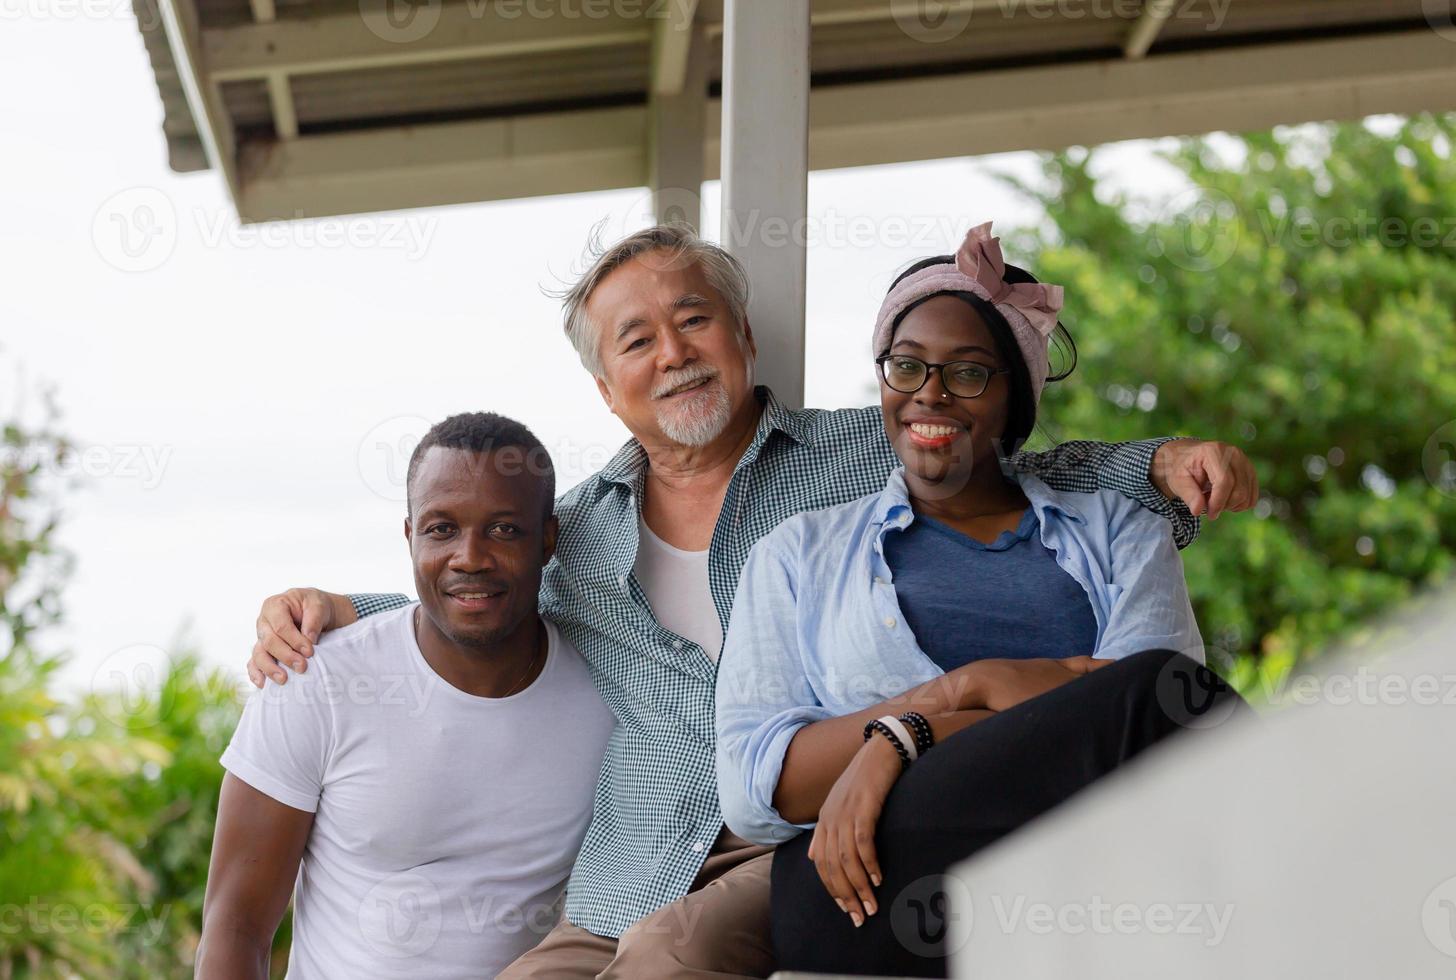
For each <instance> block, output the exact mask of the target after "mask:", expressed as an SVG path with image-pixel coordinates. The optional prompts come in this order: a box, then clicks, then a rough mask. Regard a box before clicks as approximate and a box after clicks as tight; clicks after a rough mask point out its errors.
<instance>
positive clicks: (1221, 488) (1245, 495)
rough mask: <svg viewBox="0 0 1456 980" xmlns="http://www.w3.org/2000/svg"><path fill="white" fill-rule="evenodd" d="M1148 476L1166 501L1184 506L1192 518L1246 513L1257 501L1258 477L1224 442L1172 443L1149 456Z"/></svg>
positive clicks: (1244, 458)
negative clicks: (1151, 457) (1203, 515)
mask: <svg viewBox="0 0 1456 980" xmlns="http://www.w3.org/2000/svg"><path fill="white" fill-rule="evenodd" d="M1148 476H1149V477H1150V478H1151V479H1152V481H1153V486H1155V487H1157V488H1158V492H1159V493H1161V494H1162V495H1163V496H1165V497H1167V498H1168V499H1169V500H1172V499H1175V498H1176V499H1178V500H1182V501H1183V503H1185V504H1187V505H1188V510H1189V511H1190V512H1191V513H1192V514H1193V516H1194V517H1198V516H1200V515H1202V514H1207V515H1208V516H1209V517H1210V518H1215V519H1216V518H1217V517H1218V515H1219V514H1222V513H1223V512H1224V511H1226V510H1233V511H1239V510H1248V509H1249V508H1250V507H1252V506H1254V503H1255V502H1256V501H1257V500H1258V499H1259V476H1258V474H1257V473H1255V472H1254V464H1253V463H1252V462H1250V460H1249V457H1247V456H1245V455H1244V452H1243V450H1241V449H1239V448H1238V447H1237V446H1230V445H1229V444H1228V443H1226V442H1205V441H1204V440H1202V439H1173V440H1170V441H1169V442H1165V443H1163V444H1162V445H1161V446H1159V447H1158V450H1157V452H1155V453H1154V454H1153V465H1152V471H1151V472H1150V473H1149V474H1148Z"/></svg>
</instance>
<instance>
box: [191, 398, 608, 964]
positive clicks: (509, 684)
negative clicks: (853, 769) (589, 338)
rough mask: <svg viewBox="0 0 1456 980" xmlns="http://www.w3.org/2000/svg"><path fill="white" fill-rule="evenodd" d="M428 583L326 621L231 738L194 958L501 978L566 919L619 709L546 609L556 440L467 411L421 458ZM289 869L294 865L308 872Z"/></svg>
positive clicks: (438, 432)
mask: <svg viewBox="0 0 1456 980" xmlns="http://www.w3.org/2000/svg"><path fill="white" fill-rule="evenodd" d="M407 481H408V496H409V514H408V516H407V517H406V520H405V537H406V539H407V540H408V542H409V547H410V555H411V558H412V560H413V564H414V575H415V586H416V588H417V590H418V593H417V594H418V595H419V597H420V601H419V602H418V603H415V604H412V605H409V606H407V607H405V608H403V609H399V610H396V611H394V612H392V613H389V614H387V615H380V616H371V617H369V618H368V619H366V620H363V621H360V622H358V623H356V624H354V625H353V626H350V627H348V628H345V629H341V630H338V631H335V632H332V633H330V634H329V635H328V637H327V639H325V640H324V641H323V642H321V643H320V644H319V645H318V656H316V657H315V658H314V660H313V663H312V669H311V670H309V671H308V673H307V674H306V675H303V676H300V677H296V678H294V679H293V681H292V683H290V684H288V685H287V687H280V686H278V685H275V684H269V685H268V686H267V687H266V688H265V689H264V690H263V691H260V692H259V693H258V694H257V695H255V696H254V698H253V699H252V700H251V701H250V702H249V704H248V706H247V708H246V709H245V710H244V712H243V717H242V720H241V721H240V722H239V724H238V728H237V731H236V733H235V734H234V735H233V739H232V743H231V744H230V745H229V746H228V748H227V751H226V752H225V753H223V757H222V764H223V766H224V767H225V768H226V769H227V770H228V772H227V775H226V776H225V777H224V781H223V787H222V796H221V800H220V802H219V805H218V818H217V828H216V832H215V836H214V839H213V852H212V866H211V870H210V872H209V875H208V883H207V897H206V899H205V902H204V907H203V932H202V943H201V946H200V948H199V950H198V958H197V963H198V966H197V975H198V976H199V977H204V978H223V977H258V978H262V977H266V976H267V975H268V953H269V949H270V947H271V945H272V941H273V935H274V932H275V931H276V929H277V927H278V924H279V921H280V920H281V919H282V916H283V912H284V910H285V908H286V906H287V904H288V900H289V896H290V894H291V895H292V896H293V902H294V921H293V947H292V950H291V953H290V957H289V971H288V975H289V976H290V977H296V978H304V980H307V978H313V977H340V978H350V980H353V978H357V977H366V976H367V977H371V978H373V977H401V978H405V977H408V978H417V977H429V978H432V980H439V978H450V977H471V978H475V977H491V976H494V975H495V974H496V973H497V972H498V971H499V970H500V969H502V968H503V967H504V966H505V965H506V964H507V963H510V962H511V961H512V960H514V959H515V958H516V957H518V956H520V955H521V954H522V953H524V952H525V951H526V950H528V949H530V948H531V947H532V946H534V945H535V944H536V943H537V942H538V941H539V940H540V938H541V937H542V936H543V935H545V934H546V933H547V932H549V931H550V930H551V928H552V927H553V926H555V925H556V923H557V921H558V919H559V916H560V900H561V897H562V893H563V890H564V887H565V884H566V879H567V876H568V874H569V873H570V871H571V867H572V863H573V861H574V860H575V857H576V853H577V850H578V848H579V846H580V844H581V840H582V836H583V835H584V833H585V831H586V826H587V822H588V820H589V819H590V816H591V804H592V797H593V794H594V792H595V788H596V782H597V775H598V770H599V769H600V766H601V761H602V753H603V750H604V747H605V745H606V740H607V736H608V734H609V733H610V731H611V727H612V724H613V720H612V715H611V713H610V712H609V711H608V710H607V708H606V707H605V705H603V703H602V701H601V699H600V697H599V696H598V694H597V692H596V690H595V688H594V687H593V686H592V682H591V678H590V676H589V674H588V671H587V668H586V665H585V663H584V662H583V661H582V659H581V657H580V655H579V654H578V653H577V652H576V650H575V649H573V648H572V647H571V646H570V645H569V644H568V643H567V642H566V641H565V640H564V639H563V638H562V637H561V635H560V634H559V633H558V632H557V630H556V628H555V627H554V626H552V625H551V624H549V623H547V622H545V621H544V620H542V619H541V618H540V617H539V616H538V615H537V612H536V595H537V591H538V589H539V587H540V582H541V570H542V567H543V566H544V565H545V564H546V562H547V561H548V560H549V559H550V557H551V554H552V551H553V549H554V546H555V541H556V530H557V528H556V520H555V518H554V517H553V516H552V513H551V511H552V502H553V499H554V497H555V487H554V482H555V481H554V477H553V473H552V469H551V463H550V457H549V456H548V455H547V453H546V450H545V448H544V447H542V446H541V444H540V442H539V441H537V440H536V438H535V437H534V436H532V435H531V433H530V432H529V431H528V430H527V429H526V428H525V427H524V426H522V425H520V424H519V423H516V422H513V421H511V420H510V419H505V418H502V417H501V416H498V415H491V414H471V415H458V416H455V417H453V418H450V419H447V420H445V421H444V422H442V423H440V424H439V425H437V426H435V427H434V428H433V429H431V430H430V432H429V434H428V435H426V437H425V438H424V439H423V440H422V441H421V443H420V445H419V447H417V449H416V450H415V453H414V455H413V457H412V458H411V460H410V467H409V473H408V477H407ZM295 879H296V883H295Z"/></svg>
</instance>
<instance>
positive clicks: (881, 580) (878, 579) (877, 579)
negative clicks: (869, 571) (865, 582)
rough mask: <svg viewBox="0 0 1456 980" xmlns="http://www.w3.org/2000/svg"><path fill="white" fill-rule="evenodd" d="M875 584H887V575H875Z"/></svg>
mask: <svg viewBox="0 0 1456 980" xmlns="http://www.w3.org/2000/svg"><path fill="white" fill-rule="evenodd" d="M875 584H876V585H884V584H885V577H884V576H883V575H876V576H875Z"/></svg>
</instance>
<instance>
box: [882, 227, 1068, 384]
mask: <svg viewBox="0 0 1456 980" xmlns="http://www.w3.org/2000/svg"><path fill="white" fill-rule="evenodd" d="M947 291H953V292H965V293H972V294H974V295H976V296H979V297H981V299H984V300H985V301H986V302H988V303H991V304H992V305H994V306H995V307H996V309H997V311H998V312H1000V314H1001V315H1002V316H1004V317H1005V318H1006V322H1007V323H1009V324H1010V325H1011V333H1012V334H1013V335H1014V336H1015V337H1016V345H1017V346H1018V347H1020V348H1021V356H1022V357H1024V358H1025V359H1026V369H1027V373H1028V374H1030V375H1031V393H1032V398H1033V399H1035V400H1036V401H1037V402H1040V401H1041V390H1042V388H1043V387H1044V386H1045V385H1046V379H1047V371H1048V366H1047V362H1048V357H1047V348H1048V346H1049V345H1050V343H1051V336H1052V331H1053V330H1055V329H1056V326H1057V313H1058V312H1060V311H1061V309H1062V287H1061V286H1051V285H1047V284H1046V283H1033V282H1019V283H1016V284H1015V285H1013V284H1011V283H1009V282H1007V281H1006V260H1005V259H1004V258H1003V257H1002V256H1001V240H1000V239H999V238H993V237H992V235H991V222H989V221H988V222H986V223H985V224H983V225H977V226H976V227H974V228H972V229H971V230H970V231H969V232H967V233H966V240H965V241H964V242H962V243H961V248H960V251H959V252H957V253H956V257H955V263H954V264H953V265H952V264H946V265H932V266H930V267H928V268H925V269H921V270H920V271H919V272H917V273H915V274H914V275H913V276H908V277H906V278H905V279H904V280H903V281H902V282H901V283H900V284H899V285H897V286H896V287H895V288H894V289H892V290H890V295H888V296H886V297H885V303H884V305H883V306H881V307H880V316H879V319H877V320H876V321H875V337H874V351H873V353H874V356H875V357H879V356H880V355H881V354H883V353H884V352H885V349H886V348H888V347H889V346H890V342H891V339H892V337H891V335H892V333H893V332H894V327H895V318H896V317H898V316H899V315H900V314H901V313H903V312H904V311H905V310H906V309H907V308H908V307H909V306H911V305H912V304H914V303H916V302H917V301H919V300H921V299H924V298H925V297H926V296H931V295H934V294H935V293H942V292H947Z"/></svg>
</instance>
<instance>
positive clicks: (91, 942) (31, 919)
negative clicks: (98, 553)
mask: <svg viewBox="0 0 1456 980" xmlns="http://www.w3.org/2000/svg"><path fill="white" fill-rule="evenodd" d="M16 414H17V415H18V414H19V412H18V411H17V413H16ZM0 432H3V444H0V980H8V978H10V977H57V978H61V977H65V978H71V977H76V976H82V977H98V978H99V977H106V978H131V977H134V978H138V980H140V978H148V980H150V978H156V977H171V976H175V977H184V976H189V975H190V974H191V972H192V962H193V958H194V954H195V952H196V948H197V941H198V937H199V935H200V931H201V919H202V896H203V892H204V889H205V886H206V880H207V863H208V857H209V854H210V851H211V845H212V829H213V823H214V820H215V818H216V810H217V797H218V791H219V789H220V787H221V782H222V769H221V767H219V766H218V764H217V758H218V756H219V755H220V754H221V753H222V749H223V748H224V746H225V745H226V743H227V740H228V738H229V737H230V735H231V733H232V730H233V727H234V726H235V725H236V723H237V718H238V713H239V699H238V694H237V689H236V687H235V685H234V684H233V682H231V681H229V680H228V679H227V678H226V675H224V674H223V673H221V672H218V671H204V670H202V669H200V668H199V666H198V663H197V660H196V658H195V657H193V656H191V655H184V656H180V657H177V658H166V657H165V655H164V657H163V661H162V664H161V666H162V669H161V670H160V672H159V673H158V675H157V676H156V677H153V678H146V679H147V680H150V681H152V683H146V684H141V685H124V686H122V687H120V688H118V687H116V686H114V685H107V684H106V683H104V681H105V678H104V677H103V678H101V679H100V680H101V681H102V683H98V684H97V686H96V689H95V690H94V691H92V692H91V693H90V694H89V695H87V696H85V697H82V698H62V697H60V696H59V695H58V694H57V693H56V688H57V684H56V677H57V674H58V672H59V670H60V669H61V668H62V667H63V666H64V664H65V658H64V657H63V656H59V655H56V654H52V653H46V652H44V651H43V650H42V649H41V648H40V646H38V644H37V640H38V639H39V638H40V637H42V636H43V634H44V631H45V630H46V629H47V628H48V627H52V626H54V625H55V624H57V623H58V622H59V621H60V620H61V618H62V605H61V593H62V590H63V587H64V583H65V579H66V575H67V573H68V571H69V567H70V561H69V559H68V557H67V556H66V555H65V554H64V553H62V552H61V551H60V550H59V549H58V548H57V546H56V544H55V533H56V529H57V525H58V513H59V512H58V507H59V501H60V500H61V499H62V498H63V496H64V492H65V489H66V488H65V486H64V481H63V480H62V479H61V478H60V476H59V474H60V473H62V472H64V470H65V468H66V467H65V464H66V460H67V455H68V454H69V453H70V452H72V449H71V447H70V445H69V444H68V443H67V441H66V440H65V439H64V437H62V436H61V435H60V434H59V433H58V432H57V431H56V429H55V413H54V411H53V409H51V408H50V407H49V404H47V405H46V407H45V410H44V411H43V412H42V413H41V419H40V421H38V422H36V423H33V424H30V425H26V424H23V423H22V422H20V421H11V422H9V423H7V424H6V425H5V426H4V428H3V430H0ZM103 673H104V671H103ZM136 679H137V678H133V680H136ZM288 937H289V929H288V928H287V927H286V926H285V927H284V929H283V930H281V931H280V933H279V936H278V939H277V947H278V948H276V949H275V957H274V961H275V963H276V964H278V965H279V966H280V967H281V966H282V965H283V964H284V962H285V961H286V956H285V955H283V950H284V949H286V947H287V943H288Z"/></svg>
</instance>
